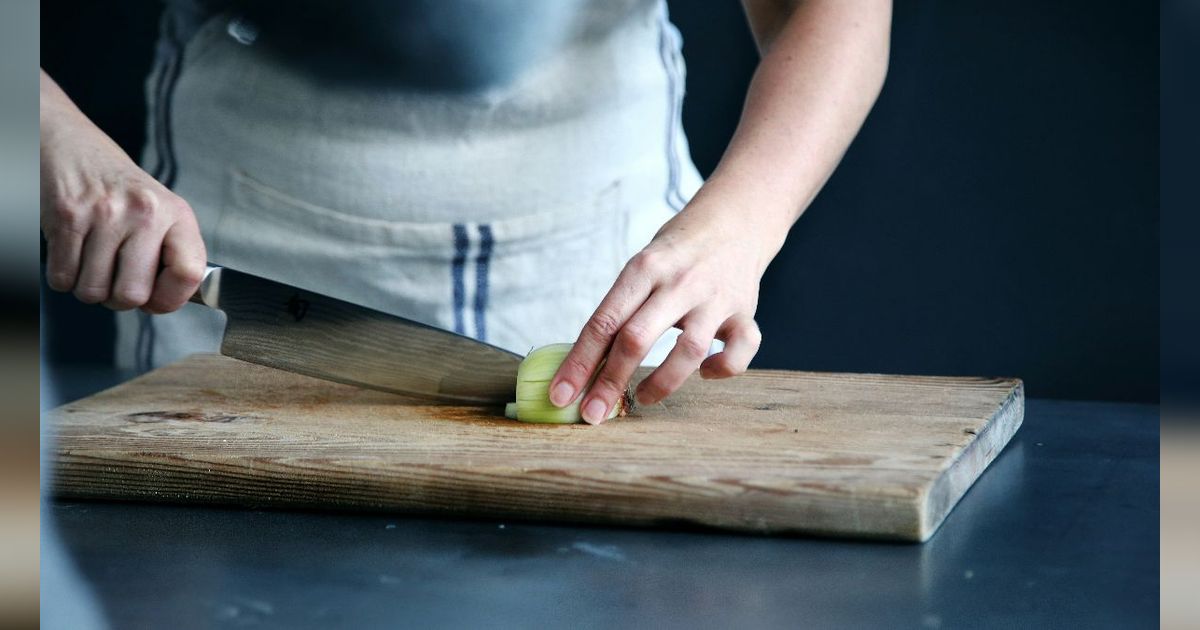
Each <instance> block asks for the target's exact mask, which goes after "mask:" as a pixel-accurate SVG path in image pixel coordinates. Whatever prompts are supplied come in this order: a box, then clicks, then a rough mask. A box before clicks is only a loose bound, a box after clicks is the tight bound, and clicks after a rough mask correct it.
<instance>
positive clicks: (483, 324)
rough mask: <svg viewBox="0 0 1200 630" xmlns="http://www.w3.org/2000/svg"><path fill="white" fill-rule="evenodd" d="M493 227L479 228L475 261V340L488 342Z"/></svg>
mask: <svg viewBox="0 0 1200 630" xmlns="http://www.w3.org/2000/svg"><path fill="white" fill-rule="evenodd" d="M494 244H495V242H494V239H493V238H492V226H490V225H487V224H486V223H485V224H482V225H480V226H479V256H478V257H477V258H476V259H475V338H476V339H478V340H480V341H487V320H486V318H485V312H486V310H487V301H488V266H489V265H490V264H491V259H492V246H493V245H494Z"/></svg>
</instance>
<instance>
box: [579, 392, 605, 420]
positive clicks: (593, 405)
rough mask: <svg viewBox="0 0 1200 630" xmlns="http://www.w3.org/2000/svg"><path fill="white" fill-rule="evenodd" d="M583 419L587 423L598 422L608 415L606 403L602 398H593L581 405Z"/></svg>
mask: <svg viewBox="0 0 1200 630" xmlns="http://www.w3.org/2000/svg"><path fill="white" fill-rule="evenodd" d="M582 415H583V421H584V422H586V423H588V424H592V425H595V424H600V423H602V422H604V419H605V417H607V416H608V405H606V404H604V401H603V400H600V399H599V398H593V399H591V400H589V401H587V403H585V404H584V405H583V414H582Z"/></svg>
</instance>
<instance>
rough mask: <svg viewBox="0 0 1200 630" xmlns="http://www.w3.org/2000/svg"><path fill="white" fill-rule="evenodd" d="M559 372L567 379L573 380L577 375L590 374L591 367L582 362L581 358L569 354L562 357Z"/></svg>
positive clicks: (584, 375)
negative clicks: (564, 357)
mask: <svg viewBox="0 0 1200 630" xmlns="http://www.w3.org/2000/svg"><path fill="white" fill-rule="evenodd" d="M559 372H560V373H561V374H563V375H564V376H565V377H566V378H567V379H568V380H574V379H576V378H578V377H581V376H582V377H586V376H587V375H589V374H591V373H592V368H591V367H590V366H589V365H588V364H587V363H584V361H583V359H581V358H579V357H577V356H574V355H573V354H569V355H567V358H566V359H563V362H562V366H561V367H560V368H559Z"/></svg>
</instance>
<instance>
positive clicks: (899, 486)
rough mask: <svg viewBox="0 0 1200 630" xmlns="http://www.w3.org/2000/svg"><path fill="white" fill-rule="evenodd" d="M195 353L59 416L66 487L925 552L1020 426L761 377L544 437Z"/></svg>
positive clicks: (983, 411) (1004, 414) (709, 386)
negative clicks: (714, 532) (883, 544)
mask: <svg viewBox="0 0 1200 630" xmlns="http://www.w3.org/2000/svg"><path fill="white" fill-rule="evenodd" d="M501 411H502V410H501V409H499V408H489V407H469V406H457V405H444V404H432V403H429V402H427V401H421V400H415V399H410V398H405V397H401V396H396V395H393V394H386V393H381V392H374V391H369V390H363V389H359V388H356V387H353V386H348V385H339V384H335V383H329V382H325V381H320V380H317V379H313V378H309V377H305V376H299V375H295V374H289V373H286V372H282V371H279V370H274V369H271V368H266V367H261V366H257V365H252V364H249V363H244V362H241V361H237V360H234V359H230V358H227V357H222V356H219V355H196V356H193V357H189V358H187V359H185V360H183V361H180V362H178V363H175V364H173V365H169V366H167V367H164V368H161V369H159V370H156V371H154V372H151V373H149V374H146V375H145V376H142V377H140V378H138V379H135V380H133V381H130V382H128V383H125V384H122V385H120V386H117V387H115V388H113V389H110V390H107V391H104V392H101V393H99V394H96V395H94V396H91V397H89V398H85V399H83V400H79V401H76V402H74V403H70V404H68V405H65V406H63V407H60V408H58V409H56V410H54V411H53V412H51V419H52V422H53V426H54V431H55V433H56V436H57V442H56V444H55V449H54V450H53V452H52V454H51V458H52V462H51V463H52V466H53V468H54V469H55V479H54V482H53V483H54V488H55V491H56V492H57V494H59V495H61V496H65V497H75V498H98V499H120V500H151V501H172V502H197V503H216V504H231V505H245V506H256V507H272V506H274V507H306V508H310V507H322V508H333V509H362V510H390V511H403V512H412V513H419V514H441V515H472V516H482V517H499V518H506V519H507V518H523V519H537V520H556V521H574V522H598V523H617V524H629V525H649V526H652V525H663V524H666V525H678V524H685V523H686V524H697V525H701V526H711V527H718V528H726V529H732V530H740V531H751V532H761V533H812V534H821V535H834V536H852V537H869V538H889V539H899V540H912V541H922V540H925V539H927V538H928V537H929V536H930V535H931V534H932V533H933V532H934V531H936V529H937V527H938V525H939V524H940V523H941V522H942V520H943V519H944V518H945V516H946V514H947V513H949V511H950V510H951V509H952V508H953V507H954V505H955V504H956V503H957V502H958V500H959V498H961V497H962V495H963V494H964V493H965V492H966V491H967V489H968V488H969V487H970V486H971V484H972V483H973V482H974V481H975V479H976V478H977V477H978V476H979V474H980V473H981V472H983V470H984V468H985V467H986V466H987V465H988V464H989V463H990V462H991V461H992V460H993V459H994V458H995V457H996V455H997V454H998V453H999V451H1000V450H1001V449H1002V448H1003V447H1004V445H1005V444H1006V443H1007V442H1008V440H1009V439H1010V438H1011V437H1012V435H1013V433H1015V432H1016V430H1017V428H1018V427H1019V426H1020V423H1021V420H1022V417H1023V414H1024V394H1023V388H1022V385H1021V382H1020V381H1019V380H1016V379H995V378H943V377H912V376H881V375H865V374H826V373H810V372H786V371H755V370H752V371H750V372H749V373H747V374H746V375H744V376H741V377H738V378H735V379H730V380H724V381H703V380H700V379H699V378H693V379H692V380H690V381H689V382H688V383H687V384H686V385H685V386H684V387H683V388H682V389H681V390H680V391H679V392H677V393H676V394H675V395H674V396H672V397H671V398H670V399H668V400H667V401H666V402H665V403H664V404H660V405H654V406H651V407H647V408H641V409H638V410H637V411H636V413H635V414H633V415H631V416H629V417H625V418H619V419H616V420H612V421H610V422H608V423H605V424H604V425H601V426H598V427H592V426H588V425H566V426H563V425H535V424H523V423H519V422H515V421H512V420H507V419H505V418H504V417H502V415H501Z"/></svg>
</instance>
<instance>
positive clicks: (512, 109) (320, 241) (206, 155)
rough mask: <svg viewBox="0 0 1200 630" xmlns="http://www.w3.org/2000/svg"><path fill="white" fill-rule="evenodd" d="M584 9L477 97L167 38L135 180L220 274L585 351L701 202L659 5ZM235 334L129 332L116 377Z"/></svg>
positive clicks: (225, 35) (672, 37) (235, 28)
mask: <svg viewBox="0 0 1200 630" xmlns="http://www.w3.org/2000/svg"><path fill="white" fill-rule="evenodd" d="M578 4H579V6H577V7H576V8H575V10H573V11H571V12H568V13H569V15H566V17H565V18H564V20H563V22H562V28H561V29H560V31H559V32H560V35H561V36H560V37H559V39H558V40H557V41H553V38H552V41H550V42H549V43H548V44H547V46H546V49H547V50H546V52H545V54H542V55H541V56H539V57H538V58H537V59H536V61H535V62H533V63H531V64H529V65H528V67H526V68H525V69H524V70H522V72H521V73H520V74H519V75H518V76H516V78H515V79H513V80H512V81H510V82H507V83H506V84H504V85H502V86H500V87H491V88H488V89H485V90H479V91H475V92H470V93H461V92H432V91H427V90H415V89H414V90H407V89H403V88H395V87H390V88H381V87H375V88H372V87H365V86H362V85H359V86H356V87H352V86H348V85H341V84H330V83H329V82H327V81H325V82H323V81H321V80H318V79H316V78H314V77H313V76H311V75H310V74H308V73H305V72H304V71H303V70H301V69H297V68H295V67H292V66H290V65H288V64H287V63H286V62H284V61H282V60H280V59H279V58H278V57H277V56H273V55H271V54H270V53H269V52H265V51H263V50H262V46H256V45H255V44H254V41H253V40H254V33H253V31H250V30H248V29H247V27H246V25H245V24H244V23H243V22H241V21H239V18H237V17H236V16H233V15H230V14H220V15H217V16H215V17H213V18H211V19H208V20H207V21H206V22H205V23H204V24H203V26H202V27H201V28H200V29H199V31H198V32H196V34H195V35H194V36H192V37H190V39H189V40H188V41H187V42H186V44H185V45H183V46H178V45H177V44H176V43H175V42H173V41H172V33H171V32H170V30H171V29H170V24H169V23H168V21H167V20H164V33H163V42H160V46H167V47H171V46H175V47H176V49H175V50H174V54H168V55H166V56H164V57H163V58H162V59H161V61H160V63H159V64H158V65H157V67H156V69H155V72H154V73H153V74H152V75H151V77H150V78H149V79H148V81H147V94H148V96H149V101H150V111H151V116H150V123H149V125H148V127H149V136H148V142H147V148H146V151H145V155H144V159H143V164H144V165H145V167H146V168H147V169H148V170H151V172H152V173H153V174H155V175H156V176H158V177H159V178H160V179H161V180H162V181H164V183H166V184H167V185H168V186H170V187H171V188H172V189H173V190H174V191H175V192H176V193H178V194H179V195H180V196H182V197H183V198H184V199H185V200H187V201H188V202H189V203H190V204H191V206H192V208H193V210H194V211H195V213H196V217H197V219H198V220H199V224H200V228H201V232H202V234H203V236H204V239H205V243H206V245H207V247H208V256H209V260H210V261H211V262H212V263H214V264H218V265H226V266H229V267H231V268H234V269H238V270H241V271H245V272H247V273H251V274H255V275H259V276H263V277H266V278H270V279H273V280H277V281H280V282H284V283H288V284H292V285H296V286H299V287H303V288H305V289H308V290H311V291H315V292H319V293H323V294H327V295H331V296H335V297H338V298H341V299H344V300H347V301H350V302H354V303H358V304H362V305H366V306H370V307H372V308H376V309H379V310H382V311H386V312H389V313H394V314H397V315H401V316H404V317H408V318H411V319H415V320H417V321H421V322H424V323H426V324H430V325H433V326H437V327H441V328H445V329H447V330H453V331H457V332H459V333H462V334H465V335H469V336H472V337H474V338H477V339H480V340H483V341H487V342H488V343H492V344H494V345H498V346H500V347H503V348H507V349H509V350H512V351H514V352H518V353H522V354H523V353H525V352H527V351H528V350H529V349H530V348H532V347H535V346H540V345H543V344H547V343H553V342H562V341H573V340H574V339H575V337H576V335H578V333H579V330H580V328H581V327H582V326H583V324H584V323H585V322H586V321H587V318H588V317H589V316H590V315H591V313H592V312H593V311H594V309H595V307H596V306H597V305H598V304H599V302H600V300H601V299H602V298H603V296H604V294H605V293H606V292H607V290H608V289H609V288H610V287H611V286H612V283H613V282H614V280H615V279H616V277H617V274H618V272H619V271H620V269H621V268H622V266H623V265H624V263H625V262H626V261H627V260H628V259H629V257H630V256H632V255H633V254H634V253H636V252H637V251H638V250H639V249H641V248H642V247H643V246H644V245H645V244H646V243H648V242H649V240H650V239H651V237H652V236H653V235H654V233H655V232H656V231H657V230H658V228H659V227H660V226H661V225H662V224H663V223H664V222H665V221H666V220H667V219H669V218H670V217H671V216H672V214H673V213H674V212H677V211H678V210H679V209H680V208H682V207H683V205H684V204H685V203H686V200H687V199H689V198H690V197H691V195H692V194H693V193H694V192H695V190H696V189H697V188H698V187H699V185H700V183H701V178H700V176H699V174H698V173H697V171H696V169H695V167H694V166H693V165H692V162H691V159H690V156H689V154H688V148H687V142H686V139H685V138H684V134H683V130H682V126H681V121H680V110H681V103H682V98H683V79H684V68H683V62H682V57H681V54H680V38H679V35H678V32H677V31H676V30H675V28H674V27H673V26H672V25H671V24H670V23H669V21H668V20H667V16H666V9H665V3H664V2H662V1H660V0H623V1H620V2H613V1H611V0H609V1H605V0H594V1H584V2H581V3H578ZM567 18H569V19H567ZM223 326H224V316H223V315H222V314H220V313H219V312H217V311H213V310H210V309H207V308H205V307H202V306H198V305H193V304H189V305H187V306H185V307H184V308H183V309H181V310H180V311H178V312H176V313H171V314H167V315H161V316H149V315H146V314H143V313H138V312H136V311H134V312H125V313H118V316H117V333H118V334H117V360H118V363H119V364H120V365H121V366H123V367H130V368H137V369H140V370H146V369H150V368H152V367H155V366H159V365H162V364H165V363H168V362H171V361H174V360H176V359H178V358H181V357H183V356H185V355H187V354H191V353H194V352H214V351H216V350H217V349H218V347H219V345H220V338H221V331H222V329H223ZM675 332H677V331H675ZM673 339H674V335H670V334H669V335H667V336H664V338H663V339H662V340H660V343H659V344H658V345H657V346H656V349H655V351H654V352H653V353H652V354H651V356H650V357H649V358H648V361H647V363H650V364H655V363H657V362H660V361H661V360H662V359H663V358H664V357H665V354H666V352H667V351H668V350H669V349H670V346H671V344H673ZM397 358H398V360H402V357H397Z"/></svg>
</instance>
